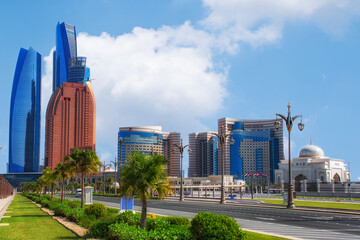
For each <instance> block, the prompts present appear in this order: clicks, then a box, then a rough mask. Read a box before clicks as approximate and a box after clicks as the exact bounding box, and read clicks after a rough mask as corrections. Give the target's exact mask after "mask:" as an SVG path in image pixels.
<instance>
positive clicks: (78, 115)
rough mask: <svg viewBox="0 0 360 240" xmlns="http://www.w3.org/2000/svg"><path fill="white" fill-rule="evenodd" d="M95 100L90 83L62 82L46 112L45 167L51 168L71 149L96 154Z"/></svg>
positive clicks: (61, 160) (62, 159)
mask: <svg viewBox="0 0 360 240" xmlns="http://www.w3.org/2000/svg"><path fill="white" fill-rule="evenodd" d="M95 117H96V108H95V97H94V92H93V90H92V87H91V85H90V82H89V81H88V82H86V84H85V86H84V85H83V84H82V83H69V82H64V83H63V84H62V85H61V86H60V87H58V88H57V89H56V91H55V92H53V94H52V96H51V98H50V101H49V104H48V107H47V110H46V129H45V167H47V166H48V167H50V168H51V169H54V168H55V167H56V165H57V164H58V163H60V162H63V161H64V158H65V157H66V156H67V155H68V154H70V153H71V150H72V149H73V148H81V149H89V150H93V151H95V126H96V125H95Z"/></svg>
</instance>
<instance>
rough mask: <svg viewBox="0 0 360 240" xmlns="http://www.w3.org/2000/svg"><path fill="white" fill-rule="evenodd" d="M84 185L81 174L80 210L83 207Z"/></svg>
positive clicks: (82, 174)
mask: <svg viewBox="0 0 360 240" xmlns="http://www.w3.org/2000/svg"><path fill="white" fill-rule="evenodd" d="M84 193H85V183H84V173H81V208H84V206H85V194H84Z"/></svg>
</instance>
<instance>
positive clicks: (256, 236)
mask: <svg viewBox="0 0 360 240" xmlns="http://www.w3.org/2000/svg"><path fill="white" fill-rule="evenodd" d="M244 232H246V231H244ZM246 237H247V238H246V240H284V239H286V238H279V237H273V236H269V235H264V234H260V233H254V232H246Z"/></svg>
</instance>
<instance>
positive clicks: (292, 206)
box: [286, 203, 296, 208]
mask: <svg viewBox="0 0 360 240" xmlns="http://www.w3.org/2000/svg"><path fill="white" fill-rule="evenodd" d="M286 208H296V207H295V204H294V203H288V205H287V206H286Z"/></svg>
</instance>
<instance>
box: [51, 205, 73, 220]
mask: <svg viewBox="0 0 360 240" xmlns="http://www.w3.org/2000/svg"><path fill="white" fill-rule="evenodd" d="M71 210H72V208H70V207H69V206H68V205H67V204H61V203H55V205H54V213H55V215H57V216H63V217H68V216H69V215H70V212H71Z"/></svg>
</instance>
